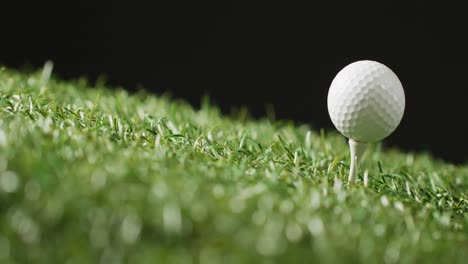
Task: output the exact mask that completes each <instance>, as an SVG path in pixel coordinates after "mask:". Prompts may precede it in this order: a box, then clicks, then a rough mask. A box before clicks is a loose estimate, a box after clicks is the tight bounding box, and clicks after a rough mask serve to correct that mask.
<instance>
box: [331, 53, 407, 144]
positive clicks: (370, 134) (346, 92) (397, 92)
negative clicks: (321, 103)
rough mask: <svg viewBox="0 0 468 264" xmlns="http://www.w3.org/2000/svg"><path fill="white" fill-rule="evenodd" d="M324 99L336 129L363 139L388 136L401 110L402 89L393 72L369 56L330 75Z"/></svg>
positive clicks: (371, 140) (402, 106)
mask: <svg viewBox="0 0 468 264" xmlns="http://www.w3.org/2000/svg"><path fill="white" fill-rule="evenodd" d="M327 101H328V113H329V114H330V118H331V120H332V122H333V124H334V125H335V127H336V129H337V130H338V131H340V132H341V134H343V135H344V136H345V137H347V138H349V139H353V140H355V141H358V142H363V143H371V142H376V141H380V140H382V139H384V138H386V137H388V136H389V135H390V134H391V133H392V132H393V131H395V129H396V128H397V126H398V124H400V121H401V119H402V117H403V113H404V110H405V93H404V91H403V86H402V84H401V82H400V80H399V79H398V77H397V76H396V74H395V73H394V72H393V71H392V70H391V69H390V68H388V67H387V66H385V65H383V64H382V63H379V62H376V61H370V60H362V61H357V62H354V63H351V64H349V65H348V66H346V67H344V68H343V69H342V70H341V71H340V72H339V73H338V74H337V75H336V77H335V78H334V79H333V81H332V84H331V86H330V90H329V91H328V100H327Z"/></svg>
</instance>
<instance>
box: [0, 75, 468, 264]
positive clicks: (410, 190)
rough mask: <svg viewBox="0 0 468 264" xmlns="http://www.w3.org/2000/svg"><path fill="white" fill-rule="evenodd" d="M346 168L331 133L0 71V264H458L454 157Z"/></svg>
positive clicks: (458, 190) (464, 243) (464, 225)
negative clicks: (350, 178) (351, 172)
mask: <svg viewBox="0 0 468 264" xmlns="http://www.w3.org/2000/svg"><path fill="white" fill-rule="evenodd" d="M92 86H94V87H92ZM311 115H313V113H311ZM348 168H349V157H348V146H347V144H346V140H345V139H344V138H343V137H342V136H341V135H338V134H337V133H335V132H326V133H325V132H323V131H322V132H319V131H318V130H315V129H312V128H310V127H309V126H307V125H298V124H294V123H292V122H287V121H271V120H268V119H260V120H252V119H249V118H246V117H245V115H243V114H242V112H241V114H239V115H236V116H229V117H227V116H223V115H222V114H221V113H220V111H219V110H218V108H216V107H214V106H212V105H210V103H209V102H208V101H206V100H205V102H204V103H203V104H202V107H201V109H194V108H193V107H191V106H190V105H188V104H187V103H185V102H182V101H178V100H173V99H170V98H168V97H165V96H154V95H151V94H147V93H144V92H140V93H136V94H129V93H128V92H126V91H124V90H119V89H117V90H111V89H107V88H105V87H103V85H101V84H96V85H90V84H89V83H87V82H86V81H84V80H77V81H74V82H64V81H60V80H56V79H54V78H52V79H51V80H48V77H47V73H46V74H41V72H36V73H30V74H24V73H18V72H16V71H13V70H9V69H5V68H3V69H1V70H0V213H1V216H0V262H1V263H96V262H99V261H101V263H226V264H227V263H304V262H306V263H338V262H346V263H356V262H363V263H397V262H398V263H408V262H414V263H466V261H467V259H468V196H467V192H468V166H455V165H452V164H448V163H444V162H442V161H439V160H437V159H434V158H432V157H431V156H430V154H427V153H403V152H401V151H399V150H396V149H388V148H383V147H382V145H381V144H376V145H372V146H370V148H369V150H368V151H367V153H366V154H365V156H364V160H363V163H362V166H361V169H362V170H361V171H360V174H359V178H360V179H359V181H358V183H357V184H351V185H348V183H347V181H346V179H347V173H348Z"/></svg>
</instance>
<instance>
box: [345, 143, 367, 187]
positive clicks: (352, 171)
mask: <svg viewBox="0 0 468 264" xmlns="http://www.w3.org/2000/svg"><path fill="white" fill-rule="evenodd" d="M348 142H349V152H350V153H351V166H350V167H349V177H348V181H349V182H355V181H356V180H357V173H358V167H359V162H360V161H361V158H362V155H363V154H364V152H365V151H366V147H367V144H366V143H362V142H358V141H355V140H354V139H349V141H348Z"/></svg>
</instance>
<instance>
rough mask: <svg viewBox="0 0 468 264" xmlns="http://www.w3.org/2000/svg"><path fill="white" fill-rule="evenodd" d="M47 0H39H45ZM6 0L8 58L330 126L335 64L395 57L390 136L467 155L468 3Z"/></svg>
mask: <svg viewBox="0 0 468 264" xmlns="http://www.w3.org/2000/svg"><path fill="white" fill-rule="evenodd" d="M38 2H40V1H38ZM17 5H18V6H16V7H15V8H13V7H6V6H5V5H3V6H2V7H3V8H2V9H1V14H2V16H1V18H0V19H1V20H2V27H3V28H2V34H0V48H1V49H0V64H3V65H6V66H9V67H22V66H24V65H30V66H32V67H40V66H41V65H42V64H43V63H44V61H46V60H48V59H50V60H52V61H54V63H55V68H54V73H55V74H56V75H57V76H59V77H60V78H65V79H69V78H71V79H73V78H77V77H80V76H87V77H88V78H90V79H91V80H95V79H96V77H98V76H99V75H101V74H105V75H106V76H107V79H108V83H109V84H111V85H114V86H117V85H119V86H124V87H126V88H127V89H130V90H135V89H138V87H140V86H143V87H145V88H146V89H147V90H150V91H153V92H155V93H157V94H161V93H163V92H170V93H171V94H172V95H173V97H176V98H183V99H185V100H188V101H189V102H190V103H192V104H193V105H194V106H198V105H199V103H200V100H201V97H202V96H203V95H204V94H207V93H208V94H210V96H211V98H212V101H214V102H215V103H216V104H217V105H219V106H220V107H221V109H222V110H223V111H225V112H229V110H230V109H232V108H233V107H239V106H247V107H248V108H249V109H250V111H251V112H252V114H253V115H254V116H255V117H261V116H264V115H265V104H266V103H271V104H272V105H273V106H274V109H275V112H276V116H277V118H280V119H292V120H294V121H296V122H298V123H300V122H305V123H308V124H310V125H311V126H312V127H314V128H315V129H318V128H321V127H324V128H327V129H332V128H333V127H332V123H331V121H330V119H329V117H328V113H327V107H326V96H327V92H328V87H329V85H330V83H331V81H332V79H333V77H334V76H335V74H336V73H337V72H338V71H339V70H340V69H341V68H343V67H344V66H346V65H347V64H349V63H351V62H353V61H356V60H362V59H371V60H377V61H379V62H382V63H384V64H386V65H387V66H389V67H390V68H391V69H392V70H393V71H394V72H395V73H396V74H397V75H398V76H399V78H400V80H401V81H402V83H403V86H404V89H405V93H406V111H405V116H404V118H403V121H402V123H401V124H400V127H399V128H398V129H397V131H396V132H395V133H394V134H392V135H391V136H390V137H389V138H388V139H387V140H386V144H388V145H396V146H399V147H400V148H402V149H405V150H416V151H425V150H428V151H431V152H433V153H434V154H435V155H436V156H438V157H440V158H443V159H445V160H448V161H452V162H466V161H467V160H468V152H467V151H466V149H465V148H466V146H467V145H468V140H467V137H466V135H467V133H468V129H467V126H466V125H465V123H466V114H467V113H468V109H467V101H468V100H467V99H468V98H467V96H466V94H467V93H466V90H467V88H468V87H467V82H466V75H467V69H468V67H467V56H466V55H467V52H466V49H467V48H468V45H467V42H466V41H465V35H466V33H467V23H466V21H465V19H464V15H465V14H464V13H465V10H466V9H465V8H463V7H462V6H461V5H460V6H457V5H454V4H451V3H450V2H436V3H430V2H428V1H401V2H397V1H368V2H363V1H342V2H336V1H323V2H314V1H307V2H303V3H299V2H296V1H283V2H282V3H276V2H273V1H269V2H266V3H260V2H256V1H250V2H247V3H241V2H239V1H216V2H211V3H205V2H203V3H202V2H198V1H190V2H181V1H153V2H152V3H146V4H142V3H137V2H132V4H130V1H128V2H127V3H125V4H124V3H122V4H120V3H118V2H117V1H114V2H111V3H104V2H99V1H95V2H89V3H86V2H85V1H80V2H76V3H72V2H69V1H62V3H60V4H57V3H54V4H46V3H43V2H40V3H35V4H30V3H22V2H21V3H17Z"/></svg>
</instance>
